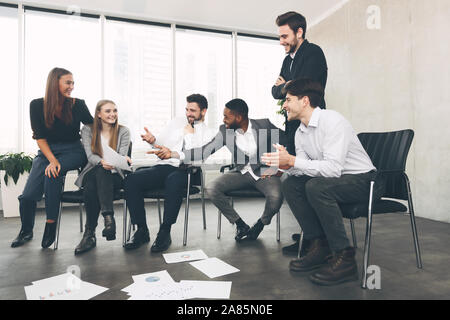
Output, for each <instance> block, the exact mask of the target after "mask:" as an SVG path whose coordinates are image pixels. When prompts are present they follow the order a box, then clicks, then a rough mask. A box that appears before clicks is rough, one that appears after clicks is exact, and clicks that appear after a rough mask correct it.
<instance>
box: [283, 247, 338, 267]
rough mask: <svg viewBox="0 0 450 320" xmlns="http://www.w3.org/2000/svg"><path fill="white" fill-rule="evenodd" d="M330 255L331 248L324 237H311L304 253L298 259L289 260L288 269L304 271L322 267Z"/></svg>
mask: <svg viewBox="0 0 450 320" xmlns="http://www.w3.org/2000/svg"><path fill="white" fill-rule="evenodd" d="M330 256H331V250H330V247H329V246H328V241H327V240H326V239H313V240H311V243H310V245H309V248H307V251H306V255H305V256H304V257H302V258H300V259H294V260H291V262H290V263H289V270H291V271H294V272H306V271H311V270H314V269H318V268H320V267H323V266H324V265H325V264H326V262H327V259H328V258H329V257H330Z"/></svg>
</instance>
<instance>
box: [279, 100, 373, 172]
mask: <svg viewBox="0 0 450 320" xmlns="http://www.w3.org/2000/svg"><path fill="white" fill-rule="evenodd" d="M295 151H296V159H295V165H294V167H292V168H290V169H289V170H288V171H287V172H288V174H291V175H296V176H299V175H307V176H311V177H328V178H331V177H340V176H341V175H343V174H359V173H366V172H369V171H372V170H376V168H375V167H374V165H373V164H372V161H371V160H370V158H369V156H368V155H367V153H366V151H365V150H364V148H363V146H362V145H361V142H360V141H359V139H358V137H357V136H356V134H355V132H354V130H353V128H352V126H351V124H350V122H349V121H348V120H347V119H345V118H344V117H343V116H342V115H341V114H339V113H338V112H336V111H333V110H322V109H320V108H315V109H314V111H313V114H312V116H311V119H310V120H309V123H308V126H305V125H304V124H303V123H301V124H300V126H299V127H298V129H297V131H296V133H295Z"/></svg>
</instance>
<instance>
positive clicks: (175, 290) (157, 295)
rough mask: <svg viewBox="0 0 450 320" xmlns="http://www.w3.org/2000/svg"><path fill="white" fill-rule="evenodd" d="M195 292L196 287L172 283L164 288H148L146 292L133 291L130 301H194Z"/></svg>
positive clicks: (163, 286)
mask: <svg viewBox="0 0 450 320" xmlns="http://www.w3.org/2000/svg"><path fill="white" fill-rule="evenodd" d="M141 288H142V287H141ZM193 290H194V287H193V286H192V285H191V284H180V283H171V284H166V285H162V286H153V287H146V290H145V291H141V290H137V291H133V292H132V293H131V297H130V299H129V300H185V299H192V298H194V296H193Z"/></svg>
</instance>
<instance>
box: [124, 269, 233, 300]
mask: <svg viewBox="0 0 450 320" xmlns="http://www.w3.org/2000/svg"><path fill="white" fill-rule="evenodd" d="M133 280H134V283H133V284H131V285H129V286H128V287H126V288H124V289H122V291H124V292H127V293H128V295H129V296H130V298H129V300H186V299H195V298H204V299H229V298H230V292H231V281H187V280H182V281H180V282H175V281H174V280H173V279H172V277H171V276H170V275H169V273H168V272H167V270H163V271H159V272H153V273H146V274H141V275H137V276H133Z"/></svg>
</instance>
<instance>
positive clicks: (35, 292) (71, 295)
mask: <svg viewBox="0 0 450 320" xmlns="http://www.w3.org/2000/svg"><path fill="white" fill-rule="evenodd" d="M24 289H25V294H26V296H27V299H28V300H88V299H91V298H93V297H95V296H97V295H99V294H101V293H103V292H105V291H106V290H108V288H105V287H101V286H97V285H95V284H92V283H89V282H85V281H81V280H80V279H79V278H77V277H76V276H74V275H73V274H71V273H65V274H62V275H59V276H55V277H51V278H47V279H42V280H38V281H35V282H33V285H31V286H27V287H25V288H24Z"/></svg>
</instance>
